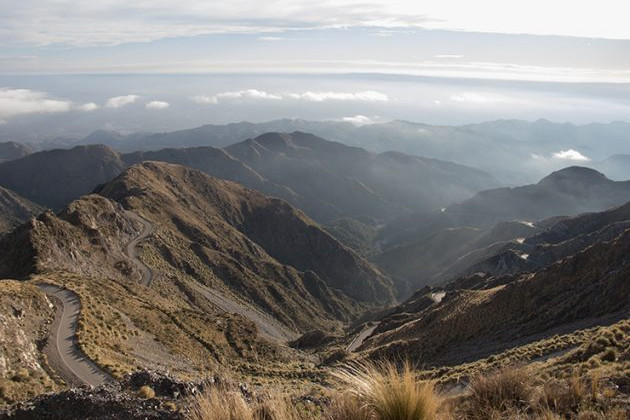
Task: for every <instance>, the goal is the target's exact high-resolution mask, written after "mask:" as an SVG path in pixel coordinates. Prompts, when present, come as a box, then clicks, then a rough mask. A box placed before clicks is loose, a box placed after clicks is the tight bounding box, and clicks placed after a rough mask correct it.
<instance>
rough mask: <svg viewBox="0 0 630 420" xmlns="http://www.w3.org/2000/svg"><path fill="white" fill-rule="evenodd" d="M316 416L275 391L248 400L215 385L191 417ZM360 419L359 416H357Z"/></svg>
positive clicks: (260, 419) (290, 419)
mask: <svg viewBox="0 0 630 420" xmlns="http://www.w3.org/2000/svg"><path fill="white" fill-rule="evenodd" d="M313 418H316V417H314V416H313V415H312V413H309V412H307V411H305V410H302V409H301V408H300V405H299V404H293V402H292V401H291V399H290V398H288V397H287V396H284V395H281V394H279V393H272V394H269V395H266V396H263V397H261V398H260V399H254V400H252V401H248V400H247V399H246V398H245V397H244V396H243V394H242V392H240V391H238V390H228V389H225V388H215V387H211V388H209V389H208V390H207V391H206V392H204V393H201V394H199V395H198V396H197V397H196V398H195V401H194V403H193V407H192V410H191V413H190V414H189V415H188V419H189V420H306V419H313ZM357 420H358V419H357Z"/></svg>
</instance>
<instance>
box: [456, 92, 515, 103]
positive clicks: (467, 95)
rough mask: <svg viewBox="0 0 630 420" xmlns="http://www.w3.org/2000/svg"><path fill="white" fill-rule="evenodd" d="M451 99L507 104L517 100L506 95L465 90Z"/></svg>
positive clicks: (466, 101)
mask: <svg viewBox="0 0 630 420" xmlns="http://www.w3.org/2000/svg"><path fill="white" fill-rule="evenodd" d="M451 100H452V101H454V102H459V103H467V104H475V105H490V104H505V103H513V102H515V101H514V100H513V99H512V98H509V97H507V96H504V95H497V94H494V93H478V92H463V93H460V94H458V95H453V96H451Z"/></svg>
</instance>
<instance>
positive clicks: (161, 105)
mask: <svg viewBox="0 0 630 420" xmlns="http://www.w3.org/2000/svg"><path fill="white" fill-rule="evenodd" d="M169 106H171V104H169V103H168V102H165V101H151V102H147V104H146V105H145V106H144V107H145V108H146V109H166V108H168V107H169Z"/></svg>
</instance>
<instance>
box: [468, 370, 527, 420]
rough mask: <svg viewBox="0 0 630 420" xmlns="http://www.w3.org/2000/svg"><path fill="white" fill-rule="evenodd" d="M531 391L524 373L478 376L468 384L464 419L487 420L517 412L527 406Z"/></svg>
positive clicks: (522, 371)
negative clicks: (508, 412)
mask: <svg viewBox="0 0 630 420" xmlns="http://www.w3.org/2000/svg"><path fill="white" fill-rule="evenodd" d="M532 393H533V387H532V385H531V377H530V374H529V372H528V371H527V370H526V369H509V370H503V371H499V372H497V373H495V374H492V375H488V376H479V377H477V378H476V379H475V380H474V381H473V382H472V383H471V384H470V397H469V398H468V407H467V411H468V415H469V416H470V417H471V418H477V419H490V418H495V417H496V416H497V413H501V412H507V411H511V412H518V411H520V410H524V409H525V408H527V407H528V406H529V402H530V399H531V397H532Z"/></svg>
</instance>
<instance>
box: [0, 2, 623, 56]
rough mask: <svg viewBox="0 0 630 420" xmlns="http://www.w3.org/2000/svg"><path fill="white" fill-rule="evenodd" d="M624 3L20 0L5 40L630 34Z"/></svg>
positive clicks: (1, 20)
mask: <svg viewBox="0 0 630 420" xmlns="http://www.w3.org/2000/svg"><path fill="white" fill-rule="evenodd" d="M5 3H7V1H5ZM624 6H625V2H624V1H623V0H600V1H598V2H575V1H570V0H556V1H553V2H549V1H543V0H529V1H527V2H525V1H519V2H506V1H501V0H478V1H476V2H462V1H461V0H440V1H437V0H432V1H424V2H416V1H410V0H390V1H385V0H335V1H332V0H324V1H320V2H312V1H307V0H271V1H268V2H257V1H253V0H245V1H238V2H224V1H218V0H189V1H187V2H186V3H185V5H183V4H182V2H178V1H175V0H152V1H148V0H138V1H134V2H128V1H126V0H101V1H98V2H80V1H78V0H58V1H55V2H51V1H48V0H20V1H19V2H10V6H9V4H8V3H7V4H6V5H5V7H3V13H2V16H1V17H0V28H2V29H0V40H4V43H9V44H15V43H19V44H24V45H52V44H62V45H113V44H120V43H129V42H141V41H143V42H146V41H153V40H157V39H163V38H173V37H190V36H195V35H203V34H216V33H260V34H264V33H278V32H283V31H296V30H305V29H306V30H309V29H320V28H347V27H356V26H362V27H366V26H369V27H379V28H394V29H395V28H413V27H426V28H429V29H450V30H462V31H481V32H494V33H529V34H536V35H547V34H551V35H565V36H581V37H594V38H598V37H599V38H617V39H630V26H629V25H627V22H626V19H625V15H626V14H625V13H620V12H621V11H622V10H624ZM489 10H491V11H492V13H488V11H489ZM0 42H1V41H0Z"/></svg>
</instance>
